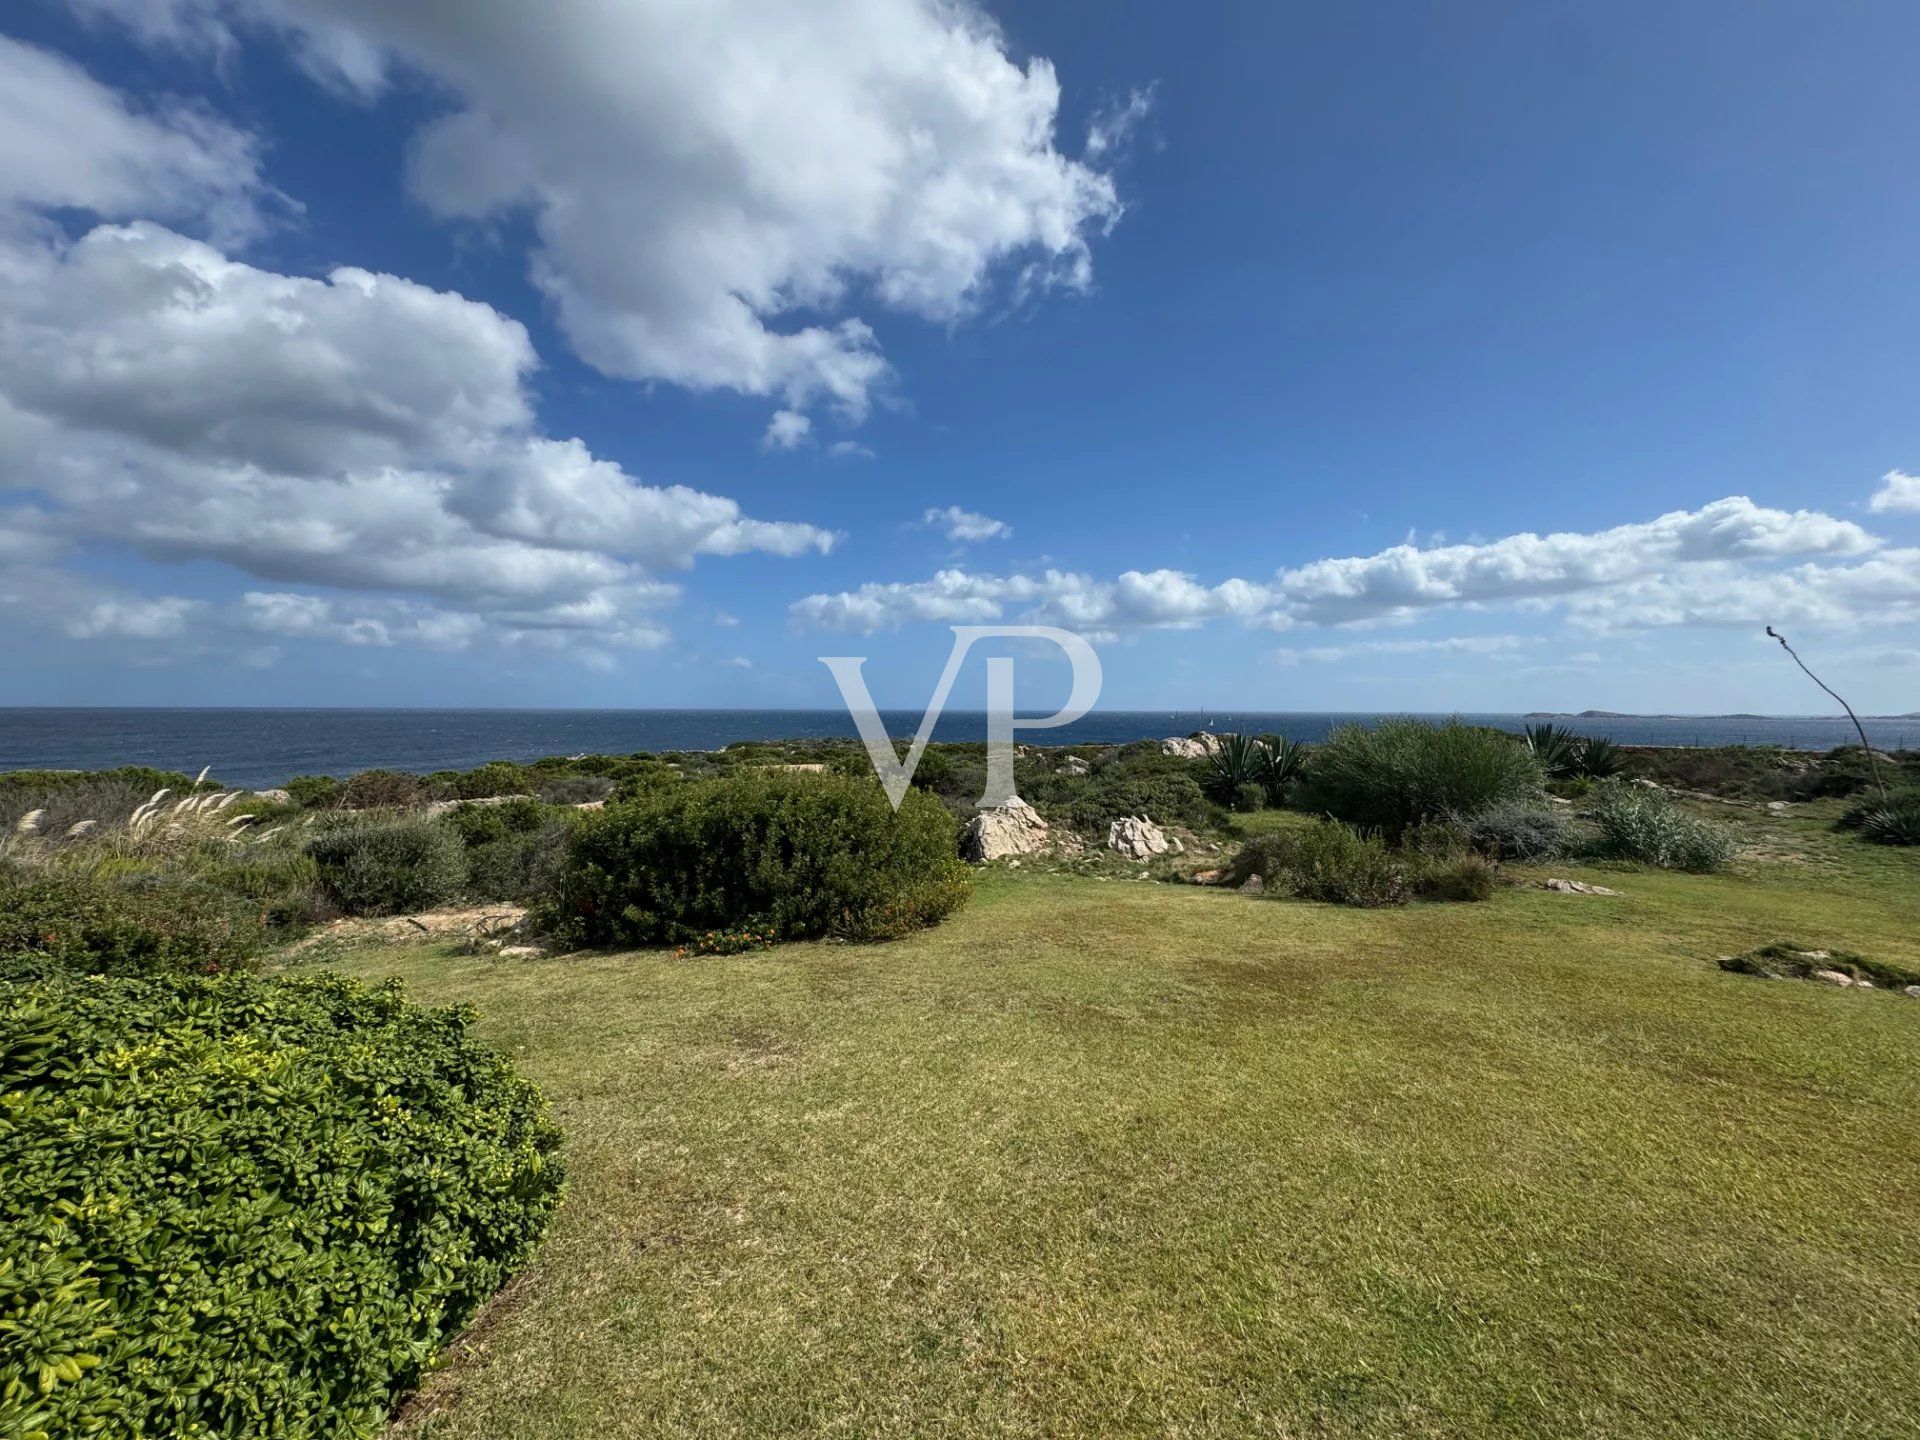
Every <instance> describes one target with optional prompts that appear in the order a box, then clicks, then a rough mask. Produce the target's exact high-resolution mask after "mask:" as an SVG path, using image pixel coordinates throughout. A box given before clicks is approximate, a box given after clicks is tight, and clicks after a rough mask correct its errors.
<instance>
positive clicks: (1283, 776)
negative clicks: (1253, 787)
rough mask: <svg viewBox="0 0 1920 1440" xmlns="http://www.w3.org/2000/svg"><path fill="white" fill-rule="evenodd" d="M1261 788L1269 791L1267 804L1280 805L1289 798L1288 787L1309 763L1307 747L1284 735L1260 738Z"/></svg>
mask: <svg viewBox="0 0 1920 1440" xmlns="http://www.w3.org/2000/svg"><path fill="white" fill-rule="evenodd" d="M1259 762H1260V765H1259V768H1260V782H1259V783H1260V788H1261V789H1263V790H1265V791H1266V792H1267V804H1269V805H1272V806H1276V807H1277V806H1279V805H1281V804H1282V803H1284V802H1285V800H1286V798H1287V787H1288V786H1289V785H1291V784H1293V782H1294V781H1296V780H1298V779H1299V778H1300V774H1301V772H1302V771H1303V770H1304V769H1305V768H1306V764H1307V747H1306V746H1304V745H1302V744H1301V743H1300V742H1299V741H1298V740H1289V739H1287V738H1286V737H1285V736H1284V735H1263V736H1261V738H1260V755H1259Z"/></svg>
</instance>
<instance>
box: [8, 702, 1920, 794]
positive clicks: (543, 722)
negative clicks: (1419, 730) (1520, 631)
mask: <svg viewBox="0 0 1920 1440" xmlns="http://www.w3.org/2000/svg"><path fill="white" fill-rule="evenodd" d="M882 714H883V716H884V718H885V719H886V722H887V726H888V729H889V730H890V731H891V732H892V733H893V734H895V735H897V736H903V737H904V736H910V735H911V734H912V733H913V732H914V730H915V729H916V728H917V727H918V725H919V723H920V716H919V714H918V713H917V712H912V711H905V710H893V711H883V712H882ZM1379 718H1380V717H1379V716H1378V715H1372V714H1337V713H1333V712H1283V713H1268V712H1257V711H1223V710H1214V711H1183V712H1170V711H1166V710H1105V711H1102V710H1096V711H1095V712H1094V713H1093V714H1091V715H1089V716H1087V717H1086V718H1085V719H1084V720H1081V721H1078V722H1076V723H1075V724H1073V725H1069V726H1066V727H1063V728H1062V729H1058V730H1032V731H1026V732H1023V733H1022V735H1021V739H1022V740H1023V741H1026V742H1030V743H1035V744H1050V745H1065V744H1077V743H1088V742H1099V743H1116V742H1124V741H1128V740H1141V739H1151V738H1158V737H1161V736H1166V735H1185V734H1187V733H1188V732H1189V731H1193V730H1199V729H1212V730H1219V731H1245V732H1248V733H1252V734H1266V733H1273V734H1279V735H1286V736H1289V737H1291V738H1293V739H1296V740H1306V741H1312V740H1318V739H1321V738H1323V737H1324V736H1325V735H1326V733H1327V731H1329V730H1330V729H1332V728H1333V727H1334V726H1335V725H1340V724H1346V723H1349V722H1353V721H1359V722H1361V723H1366V722H1368V721H1371V720H1377V719H1379ZM1462 718H1464V719H1467V720H1471V721H1474V722H1476V723H1479V724H1484V725H1494V726H1498V727H1500V728H1501V729H1506V730H1519V729H1520V728H1521V726H1522V725H1524V724H1525V723H1526V717H1524V716H1520V715H1467V716H1464V717H1462ZM1557 723H1559V724H1563V725H1566V726H1568V727H1569V728H1571V729H1574V730H1576V731H1579V732H1580V733H1582V734H1586V735H1605V736H1607V737H1608V738H1610V739H1613V740H1617V741H1619V742H1621V743H1622V744H1629V745H1736V744H1751V745H1785V746H1790V747H1793V748H1796V749H1803V750H1824V749H1829V748H1831V747H1832V746H1835V745H1845V744H1851V743H1855V737H1854V733H1853V727H1852V726H1851V725H1850V724H1848V722H1847V720H1846V719H1845V717H1828V716H1805V717H1790V716H1751V717H1749V716H1734V717H1719V716H1701V717H1687V716H1637V715H1636V716H1609V717H1603V718H1591V719H1560V720H1558V721H1557ZM1866 724H1867V733H1868V735H1869V737H1870V738H1871V739H1872V740H1873V743H1874V744H1875V745H1876V746H1879V747H1880V748H1882V749H1890V750H1892V749H1903V748H1920V716H1916V717H1904V718H1897V719H1883V720H1875V719H1868V720H1867V721H1866ZM853 734H854V729H853V722H852V721H851V720H850V719H849V718H848V717H847V715H846V713H845V712H844V711H839V710H215V709H168V710H159V709H85V710H81V709H51V708H46V709H42V708H33V709H0V770H27V769H52V770H94V769H104V768H107V767H111V766H115V765H151V766H154V767H156V768H159V769H166V770H184V771H186V772H188V773H193V772H196V771H198V770H199V769H200V767H201V766H203V765H211V766H212V767H213V774H214V775H215V776H216V777H218V778H219V779H221V780H223V781H225V782H226V783H228V784H229V785H243V786H268V785H277V784H279V783H281V782H282V781H284V780H286V779H287V778H288V777H289V776H292V775H346V774H350V773H352V772H353V771H355V770H369V769H373V768H375V767H382V768H388V769H394V770H411V771H415V772H419V773H425V772H427V771H432V770H455V769H466V768H468V767H470V766H474V765H478V764H481V763H483V762H484V761H487V760H535V759H538V758H539V757H541V756H543V755H577V754H580V753H582V752H594V753H601V754H614V755H625V754H631V753H633V752H635V751H661V750H715V749H719V748H720V747H721V746H724V745H727V744H730V743H732V742H734V741H739V740H797V739H818V738H826V737H835V736H844V737H851V736H852V735H853ZM936 736H937V738H938V739H941V740H982V739H985V738H986V719H985V716H984V714H982V713H981V712H979V711H950V712H948V713H947V714H945V715H943V716H942V717H941V720H940V725H939V728H938V730H937V732H936Z"/></svg>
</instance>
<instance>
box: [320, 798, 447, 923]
mask: <svg viewBox="0 0 1920 1440" xmlns="http://www.w3.org/2000/svg"><path fill="white" fill-rule="evenodd" d="M307 854H308V855H309V856H310V857H312V859H313V863H314V865H315V866H316V867H317V868H318V870H319V875H320V884H321V886H322V888H323V889H324V890H325V891H326V893H327V894H328V896H329V897H330V898H331V899H332V900H333V901H334V902H335V903H336V904H337V905H339V907H340V908H341V909H342V910H344V911H346V912H347V913H348V914H349V915H400V914H404V913H406V912H407V911H409V910H425V909H428V908H430V907H431V906H434V905H444V904H446V903H447V902H448V901H450V900H453V899H455V898H457V897H458V896H459V894H460V892H461V890H462V888H463V887H464V886H465V885H466V883H467V847H466V846H465V845H464V844H463V843H462V842H461V839H460V836H459V835H458V834H457V833H456V832H455V831H454V830H453V829H452V827H450V826H447V825H442V824H440V823H438V822H437V821H433V820H421V819H405V820H361V821H349V822H347V823H345V824H341V825H335V826H333V827H332V828H330V829H327V830H324V831H322V832H321V833H320V834H318V835H316V836H314V837H313V839H311V840H309V841H308V842H307Z"/></svg>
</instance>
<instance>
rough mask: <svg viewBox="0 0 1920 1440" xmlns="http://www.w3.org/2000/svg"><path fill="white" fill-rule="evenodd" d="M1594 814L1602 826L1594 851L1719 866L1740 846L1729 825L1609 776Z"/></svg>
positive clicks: (1682, 866) (1686, 866)
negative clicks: (1706, 817) (1689, 811)
mask: <svg viewBox="0 0 1920 1440" xmlns="http://www.w3.org/2000/svg"><path fill="white" fill-rule="evenodd" d="M1599 795H1600V800H1599V803H1598V804H1597V805H1596V806H1595V807H1594V812H1593V818H1594V821H1595V823H1596V824H1597V825H1598V826H1599V827H1600V834H1599V838H1598V840H1597V841H1596V842H1595V845H1594V852H1595V853H1596V854H1598V855H1601V856H1604V857H1607V858H1609V859H1615V860H1637V861H1639V862H1640V863H1641V864H1643V865H1654V866H1657V867H1659V868H1660V869H1662V870H1693V871H1699V872H1706V871H1712V870H1718V869H1720V868H1721V867H1722V866H1724V865H1725V864H1726V863H1727V862H1728V861H1730V860H1732V859H1733V857H1734V855H1735V854H1737V853H1738V851H1739V848H1740V847H1739V842H1738V841H1737V840H1736V839H1735V838H1734V834H1733V832H1732V831H1731V830H1729V829H1728V828H1727V827H1726V826H1724V825H1717V824H1715V823H1714V822H1712V821H1710V820H1702V819H1700V818H1699V817H1698V816H1696V815H1691V814H1689V813H1688V812H1687V811H1686V810H1684V809H1682V808H1681V806H1680V804H1679V802H1678V801H1676V800H1674V799H1673V798H1672V797H1671V796H1669V795H1666V794H1664V793H1662V792H1661V791H1659V790H1654V789H1650V788H1648V787H1646V786H1640V785H1630V784H1625V783H1623V782H1621V781H1618V780H1609V781H1607V782H1606V783H1605V784H1604V785H1602V786H1601V787H1600V790H1599Z"/></svg>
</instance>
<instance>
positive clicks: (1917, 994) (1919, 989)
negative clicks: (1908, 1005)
mask: <svg viewBox="0 0 1920 1440" xmlns="http://www.w3.org/2000/svg"><path fill="white" fill-rule="evenodd" d="M1900 993H1901V994H1902V995H1906V996H1909V997H1911V998H1912V999H1915V1000H1920V985H1909V986H1907V988H1906V989H1904V990H1902V991H1901V992H1900Z"/></svg>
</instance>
